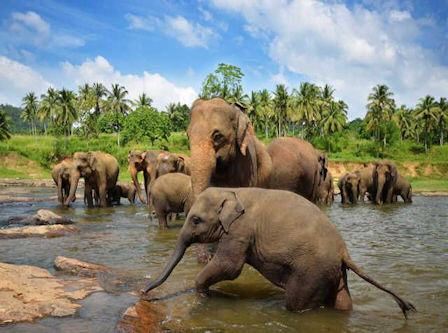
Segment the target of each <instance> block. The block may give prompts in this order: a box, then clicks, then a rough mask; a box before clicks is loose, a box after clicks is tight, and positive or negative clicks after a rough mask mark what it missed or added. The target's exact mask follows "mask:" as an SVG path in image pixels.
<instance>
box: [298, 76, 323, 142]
mask: <svg viewBox="0 0 448 333" xmlns="http://www.w3.org/2000/svg"><path fill="white" fill-rule="evenodd" d="M319 95H320V92H319V87H317V86H316V85H315V84H312V83H309V82H303V83H301V84H300V86H299V90H295V91H294V96H295V97H294V100H295V103H294V109H295V112H296V114H297V115H296V117H297V118H298V119H301V121H303V122H304V125H305V127H306V128H308V130H312V128H313V127H314V125H315V124H316V123H317V122H318V121H319V120H320V114H319V109H320V105H321V103H320V97H319ZM303 136H304V135H303V132H302V137H303Z"/></svg>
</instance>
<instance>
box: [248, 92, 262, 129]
mask: <svg viewBox="0 0 448 333" xmlns="http://www.w3.org/2000/svg"><path fill="white" fill-rule="evenodd" d="M259 107H260V94H259V93H258V92H256V91H251V93H250V97H249V99H248V101H247V115H248V116H249V119H250V120H251V121H252V124H253V125H254V127H255V128H258V127H259V124H258V123H257V120H258V119H257V113H258V109H259Z"/></svg>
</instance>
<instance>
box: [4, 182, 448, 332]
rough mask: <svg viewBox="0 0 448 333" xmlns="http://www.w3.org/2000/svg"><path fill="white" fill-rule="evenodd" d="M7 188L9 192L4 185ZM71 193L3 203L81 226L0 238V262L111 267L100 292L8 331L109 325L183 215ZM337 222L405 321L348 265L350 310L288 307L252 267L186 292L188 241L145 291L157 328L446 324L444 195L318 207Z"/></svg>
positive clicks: (423, 327)
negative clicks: (67, 198) (93, 204)
mask: <svg viewBox="0 0 448 333" xmlns="http://www.w3.org/2000/svg"><path fill="white" fill-rule="evenodd" d="M53 191H54V190H51V189H44V188H40V189H32V190H31V192H30V191H29V190H27V189H20V190H18V192H17V193H19V192H20V196H26V195H28V196H32V197H34V196H35V197H45V196H52V195H54V193H53ZM11 195H14V193H13V192H11ZM79 198H81V195H78V200H77V201H76V202H75V204H74V206H73V208H69V209H67V208H62V207H58V206H57V205H56V203H55V202H54V201H44V202H38V203H33V202H31V203H28V202H27V203H11V204H0V223H1V222H2V221H5V220H6V219H7V218H8V217H10V216H12V215H23V214H30V213H34V212H35V211H36V210H37V209H39V208H48V209H51V210H52V211H54V212H56V213H58V214H63V215H66V216H70V217H72V218H73V219H74V220H75V222H76V225H77V226H78V227H79V228H80V229H81V232H80V233H77V234H73V235H69V236H66V237H60V238H51V239H38V238H28V239H20V240H18V239H5V240H0V261H3V262H9V263H16V264H29V265H36V266H39V267H44V268H46V269H49V270H50V271H51V272H53V273H54V269H53V261H54V259H55V257H56V256H58V255H62V256H67V257H74V258H77V259H80V260H85V261H90V262H95V263H100V264H104V265H108V266H110V267H112V268H113V269H114V273H113V274H107V273H105V274H103V275H101V276H100V284H101V285H102V286H103V287H104V289H105V290H106V291H108V292H107V293H106V292H100V293H96V294H93V295H91V296H89V297H88V298H87V299H85V300H84V301H82V304H83V307H82V308H81V310H80V311H79V313H78V314H77V315H76V316H74V317H70V318H62V319H61V318H59V319H56V318H46V319H43V320H39V321H37V322H36V323H33V324H18V325H13V326H6V327H0V331H8V332H48V331H70V332H73V331H76V332H97V331H113V330H114V328H115V325H116V323H117V321H118V320H119V318H120V316H121V314H122V313H123V311H124V310H125V309H126V308H127V307H128V306H129V305H130V304H133V303H135V302H136V300H137V297H136V296H133V295H131V294H129V291H133V290H138V289H139V288H140V287H141V286H142V283H144V278H145V277H155V276H157V274H158V273H159V272H160V271H161V269H162V268H163V265H164V264H165V262H166V260H167V258H168V257H169V256H170V254H171V252H172V251H173V249H174V245H175V242H176V237H177V233H178V232H179V228H180V227H181V226H182V223H183V220H178V221H176V223H175V224H171V225H172V227H171V228H169V229H168V230H159V228H158V222H157V220H156V219H154V218H150V216H149V214H148V211H147V209H146V207H144V206H143V205H136V206H131V205H128V204H127V203H125V204H123V205H121V206H118V207H113V208H107V209H85V208H84V206H83V203H82V202H81V201H82V200H80V199H79ZM323 210H324V211H325V212H326V214H327V215H328V216H329V217H330V219H331V220H332V222H333V223H335V225H336V226H337V227H338V229H339V231H340V232H341V234H342V235H343V237H344V239H345V241H346V243H347V246H348V248H349V251H350V254H351V256H352V258H353V259H354V260H355V261H356V262H357V263H358V264H359V265H360V266H361V267H363V268H364V270H365V271H366V272H368V273H369V274H370V275H371V276H372V277H374V278H375V279H376V280H378V281H379V282H380V283H382V284H384V285H385V286H387V287H389V288H392V289H393V290H395V291H396V292H397V293H398V294H400V295H401V296H403V297H404V298H406V299H408V300H410V301H411V302H413V303H414V305H415V306H416V307H417V309H418V311H419V312H418V313H416V314H413V315H411V317H410V319H409V320H408V321H405V320H404V319H403V317H402V314H401V312H400V310H399V308H398V307H397V305H396V304H395V302H394V301H393V299H392V298H391V297H390V296H389V295H387V294H385V293H384V292H381V291H379V290H378V289H376V288H374V287H373V286H371V285H369V284H368V283H366V282H365V281H363V280H361V279H360V278H358V277H357V276H356V275H355V274H353V273H351V272H349V278H348V279H349V286H350V291H351V294H352V298H353V303H354V310H353V311H352V312H351V313H341V312H338V311H334V310H329V309H319V310H315V311H308V312H305V313H301V314H296V313H290V312H288V311H286V310H285V306H284V292H283V291H282V290H280V289H278V288H276V287H274V286H273V285H271V284H270V283H269V282H267V281H266V280H265V279H264V278H263V277H261V276H260V274H259V273H258V272H257V271H255V270H254V269H252V268H250V267H247V266H246V267H245V268H244V270H243V273H242V274H241V276H240V277H239V278H238V279H237V280H235V281H231V282H222V283H220V284H218V285H217V286H216V287H215V288H213V290H214V292H213V294H212V295H211V297H208V298H203V297H201V296H198V295H197V294H196V293H194V292H191V288H192V287H193V285H194V278H195V276H196V274H197V273H198V272H199V271H200V270H201V267H202V266H201V265H199V264H197V263H196V260H195V254H194V251H193V249H191V248H190V249H188V250H187V253H186V255H185V257H184V259H183V260H182V261H181V263H180V264H179V265H178V266H177V268H176V269H175V270H174V272H173V274H172V275H171V276H170V277H169V279H168V280H167V282H166V283H165V284H164V286H163V290H162V292H159V293H158V294H157V295H156V296H154V297H153V298H152V302H154V303H155V304H163V305H164V307H165V308H166V313H167V317H166V318H165V321H164V326H165V327H166V328H167V329H170V327H171V329H172V330H174V331H176V329H177V328H178V327H182V328H184V329H185V330H186V331H193V332H203V331H206V330H209V331H213V332H241V331H242V330H244V331H245V332H267V331H271V332H297V331H304V332H323V331H324V332H341V331H345V332H375V331H381V332H429V331H437V332H442V331H448V320H447V316H446V309H447V308H448V292H447V290H448V265H447V262H448V242H447V237H448V233H447V231H448V228H447V221H448V199H447V198H446V197H419V196H417V197H415V200H414V203H413V204H410V205H408V204H403V203H397V204H394V205H389V206H382V207H375V206H374V205H371V204H367V203H360V204H358V205H355V206H350V207H342V206H341V204H340V203H335V204H334V205H333V206H332V207H327V208H325V207H324V208H323Z"/></svg>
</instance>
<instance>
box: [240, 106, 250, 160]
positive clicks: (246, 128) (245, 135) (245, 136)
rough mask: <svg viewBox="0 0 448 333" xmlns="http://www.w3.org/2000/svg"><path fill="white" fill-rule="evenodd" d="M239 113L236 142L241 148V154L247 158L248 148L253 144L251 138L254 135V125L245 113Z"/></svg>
mask: <svg viewBox="0 0 448 333" xmlns="http://www.w3.org/2000/svg"><path fill="white" fill-rule="evenodd" d="M237 110H238V111H237V112H238V127H237V132H236V141H237V143H238V147H239V148H240V151H241V154H243V156H246V153H247V147H248V146H249V144H250V142H251V139H252V138H251V136H252V135H254V130H253V128H252V125H251V123H250V120H249V117H248V116H247V115H245V114H244V113H243V112H241V111H240V110H239V109H237Z"/></svg>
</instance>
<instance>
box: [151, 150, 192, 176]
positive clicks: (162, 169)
mask: <svg viewBox="0 0 448 333" xmlns="http://www.w3.org/2000/svg"><path fill="white" fill-rule="evenodd" d="M189 164H190V158H189V157H188V156H186V155H183V154H175V153H168V152H163V153H160V154H159V156H157V166H156V170H157V171H156V176H155V178H157V177H160V176H162V175H165V174H167V173H171V172H180V173H184V174H186V175H190V168H189Z"/></svg>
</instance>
